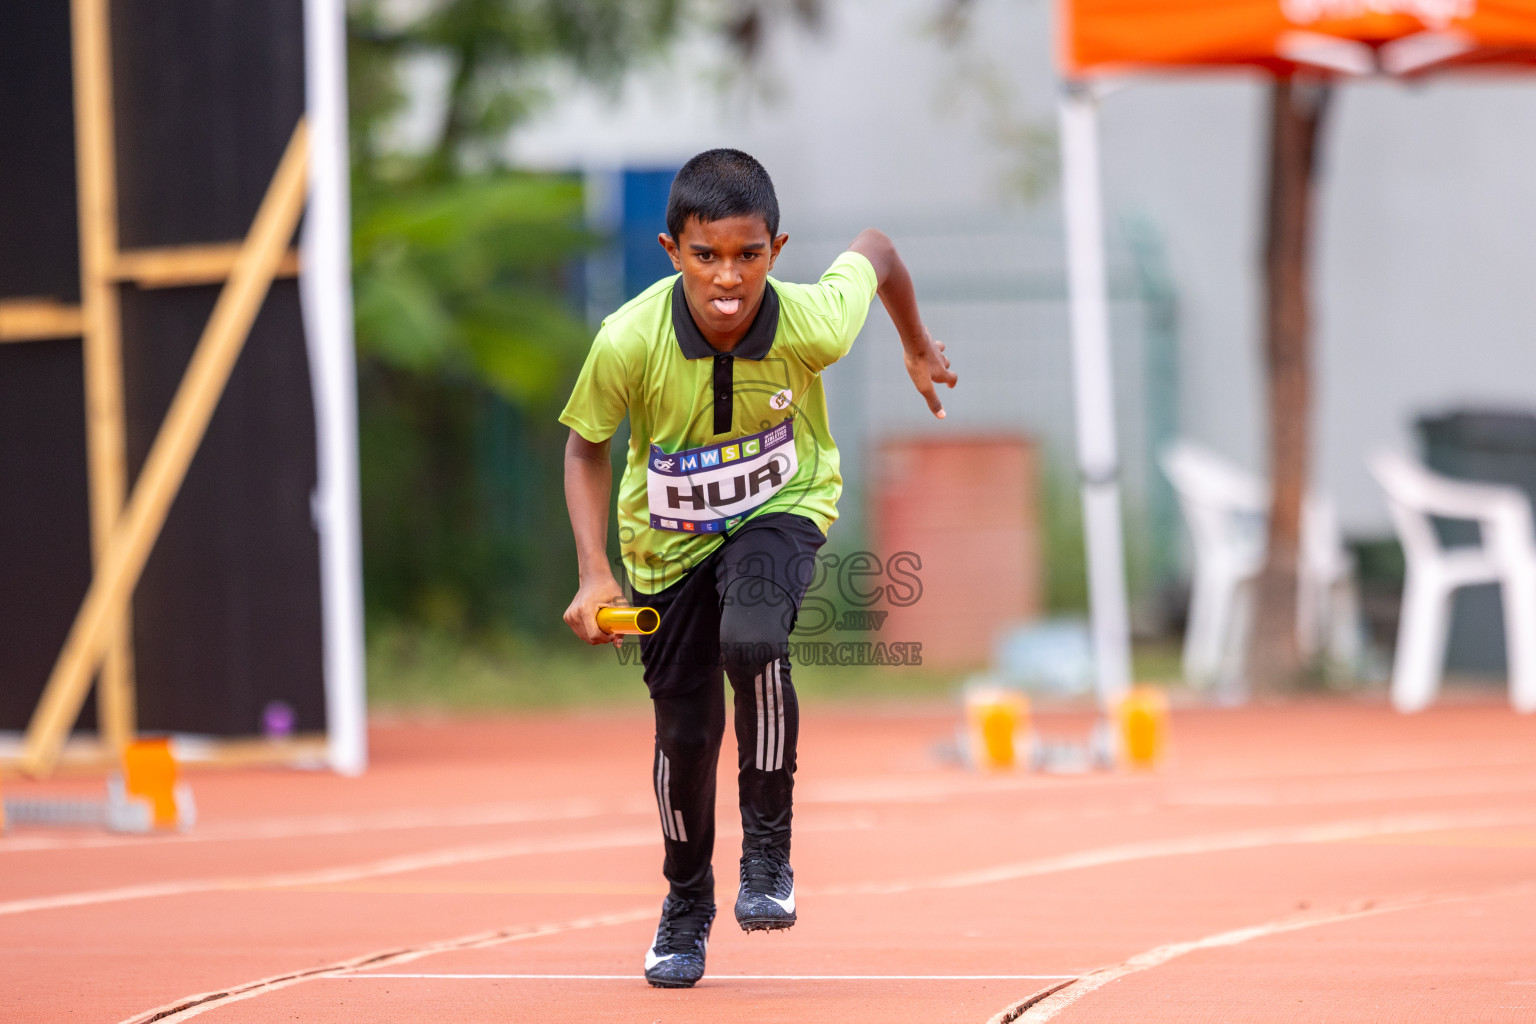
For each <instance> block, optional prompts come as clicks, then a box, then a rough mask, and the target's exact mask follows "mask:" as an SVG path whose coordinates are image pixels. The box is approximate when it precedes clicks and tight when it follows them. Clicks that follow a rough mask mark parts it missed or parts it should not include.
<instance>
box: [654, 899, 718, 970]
mask: <svg viewBox="0 0 1536 1024" xmlns="http://www.w3.org/2000/svg"><path fill="white" fill-rule="evenodd" d="M714 919H715V905H714V904H713V903H706V902H704V901H703V900H685V899H679V898H678V897H676V896H668V897H667V898H666V899H665V900H664V901H662V904H661V923H660V924H658V925H657V926H656V938H655V939H654V940H653V941H652V942H651V948H650V949H648V950H646V951H645V980H646V981H648V982H650V983H651V984H652V985H653V986H655V987H656V988H692V987H693V983H694V982H696V981H698V980H699V979H700V978H702V977H704V949H705V947H707V946H708V945H709V924H710V922H711V921H713V920H714Z"/></svg>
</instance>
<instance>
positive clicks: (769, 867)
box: [736, 840, 795, 932]
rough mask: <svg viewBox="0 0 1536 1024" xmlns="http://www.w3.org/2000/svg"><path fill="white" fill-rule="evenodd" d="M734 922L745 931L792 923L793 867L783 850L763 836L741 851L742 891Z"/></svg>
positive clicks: (784, 925)
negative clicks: (762, 838)
mask: <svg viewBox="0 0 1536 1024" xmlns="http://www.w3.org/2000/svg"><path fill="white" fill-rule="evenodd" d="M736 923H737V924H739V925H741V930H742V931H746V932H758V931H769V930H771V929H776V928H788V927H790V926H791V925H793V924H794V923H795V869H794V868H792V867H790V866H789V857H788V856H786V855H785V853H784V851H782V850H780V849H779V848H778V847H776V846H774V845H773V844H772V843H770V842H768V841H767V840H763V841H761V842H759V843H758V844H757V846H756V847H754V848H751V849H749V850H747V852H746V853H744V854H742V855H741V892H740V893H738V894H737V896H736Z"/></svg>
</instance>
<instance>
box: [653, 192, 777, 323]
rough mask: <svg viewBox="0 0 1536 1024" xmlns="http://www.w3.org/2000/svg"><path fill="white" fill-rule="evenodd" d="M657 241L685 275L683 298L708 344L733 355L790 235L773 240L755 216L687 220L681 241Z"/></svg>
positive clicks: (664, 236)
mask: <svg viewBox="0 0 1536 1024" xmlns="http://www.w3.org/2000/svg"><path fill="white" fill-rule="evenodd" d="M658 240H659V241H660V242H661V245H662V248H664V249H666V250H667V255H668V256H670V257H672V266H673V267H674V268H675V269H677V270H680V271H682V274H683V294H684V295H686V296H687V297H688V309H689V311H691V312H692V313H693V322H694V323H696V324H698V325H699V331H700V332H701V333H702V334H703V335H704V340H705V341H707V342H709V343H710V344H711V345H712V346H714V347H715V348H717V349H720V350H722V351H730V349H731V348H733V347H734V346H735V345H736V343H737V342H738V341H740V340H741V339H742V337H743V336H744V335H745V334H746V333H747V328H748V327H751V326H752V318H753V317H755V316H757V309H758V307H759V306H760V305H762V302H763V289H764V288H766V287H767V285H768V271H770V270H772V269H773V263H774V261H775V260H776V259H778V258H779V250H780V249H782V248H784V243H785V242H787V241H789V236H788V235H780V236H779V237H778V238H772V237H770V236H769V234H768V224H767V222H766V221H765V220H763V218H762V217H761V216H758V215H756V214H751V215H746V216H741V217H726V218H725V219H723V220H712V221H708V222H704V221H701V220H699V219H698V218H697V217H689V218H688V220H687V222H686V223H685V224H684V225H683V230H682V237H680V238H676V239H674V238H673V237H672V236H671V235H666V234H663V235H661V236H659V238H658Z"/></svg>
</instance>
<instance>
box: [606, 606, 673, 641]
mask: <svg viewBox="0 0 1536 1024" xmlns="http://www.w3.org/2000/svg"><path fill="white" fill-rule="evenodd" d="M660 625H661V616H660V615H658V614H657V613H656V609H654V608H599V609H598V610H597V628H598V629H600V630H602V631H603V632H604V633H613V634H616V635H620V636H635V635H637V634H638V635H642V636H649V635H650V634H651V633H654V632H656V628H657V627H658V626H660Z"/></svg>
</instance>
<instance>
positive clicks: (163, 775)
mask: <svg viewBox="0 0 1536 1024" xmlns="http://www.w3.org/2000/svg"><path fill="white" fill-rule="evenodd" d="M196 820H197V808H196V805H195V804H194V803H193V800H192V788H191V787H190V786H188V785H187V784H186V783H185V782H182V781H180V780H178V779H177V777H176V759H175V757H174V756H173V755H172V753H171V743H170V740H168V739H150V740H138V741H136V742H134V743H131V744H129V746H128V749H127V750H126V751H124V753H123V770H122V772H121V773H116V774H113V775H112V776H111V777H109V778H108V779H107V798H106V799H105V800H50V799H36V798H21V799H12V798H6V799H4V800H3V801H0V830H3V829H9V828H10V827H11V826H12V825H39V826H43V827H49V828H72V827H84V828H104V829H107V830H108V831H110V832H135V833H144V832H154V831H157V830H162V829H173V830H176V831H180V832H185V831H187V830H188V829H190V828H191V827H192V825H193V824H194V823H195V822H196Z"/></svg>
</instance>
